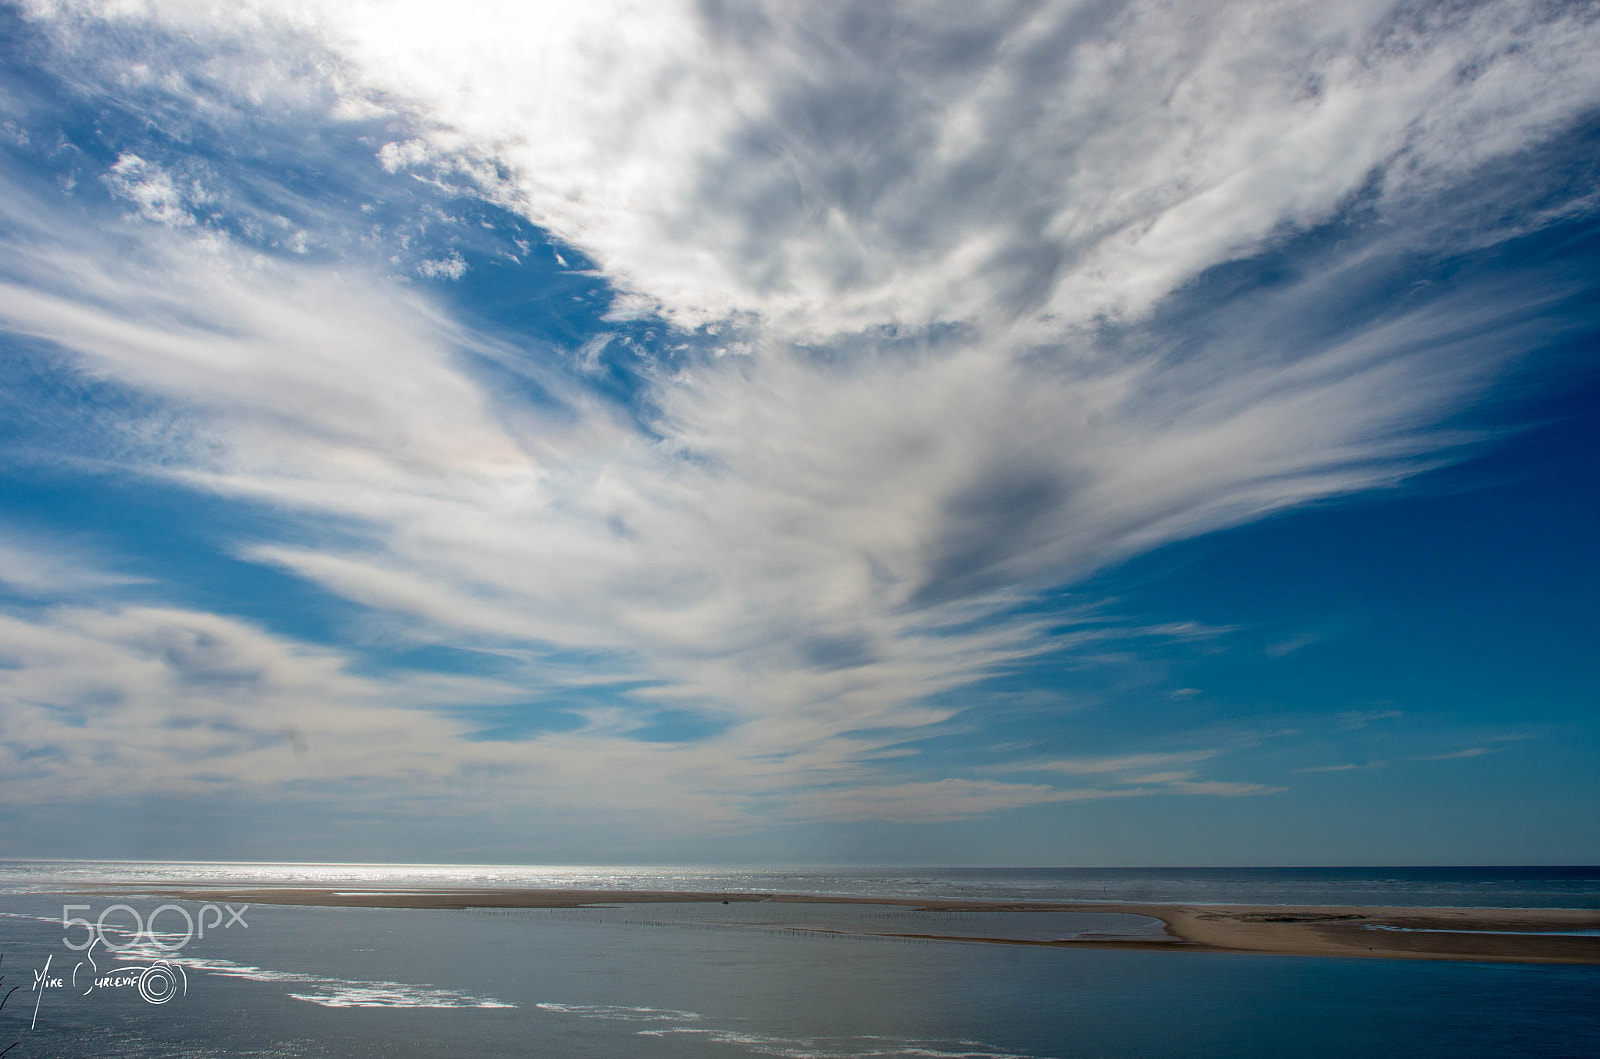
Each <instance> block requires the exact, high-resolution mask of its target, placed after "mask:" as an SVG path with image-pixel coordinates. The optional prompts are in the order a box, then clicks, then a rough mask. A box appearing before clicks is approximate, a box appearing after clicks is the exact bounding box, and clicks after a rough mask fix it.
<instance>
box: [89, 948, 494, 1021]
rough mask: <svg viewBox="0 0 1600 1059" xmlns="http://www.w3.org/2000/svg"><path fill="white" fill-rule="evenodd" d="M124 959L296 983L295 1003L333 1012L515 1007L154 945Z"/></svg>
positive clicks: (403, 985) (121, 955)
mask: <svg viewBox="0 0 1600 1059" xmlns="http://www.w3.org/2000/svg"><path fill="white" fill-rule="evenodd" d="M116 956H117V959H119V960H133V959H161V960H165V961H166V962H168V963H170V964H175V965H178V966H182V967H185V968H188V969H190V970H195V971H204V972H205V973H207V974H213V975H217V976H219V977H222V978H242V979H244V980H246V981H251V982H274V983H292V984H295V985H299V986H303V987H307V989H306V991H304V992H291V993H289V994H287V995H288V996H290V997H292V998H293V999H295V1000H303V1001H305V1002H306V1003H308V1004H318V1005H321V1006H322V1007H330V1008H355V1007H360V1008H514V1007H516V1005H515V1004H508V1003H506V1002H505V1001H503V1000H496V999H494V998H493V997H478V996H473V995H471V994H470V993H462V992H459V991H458V990H454V989H440V988H438V987H436V986H432V985H418V984H414V983H410V982H372V981H356V980H352V979H348V978H328V977H325V976H322V975H314V974H305V973H302V972H300V971H273V970H268V969H266V968H262V967H251V966H249V965H248V964H242V963H234V962H233V961H231V960H203V959H199V958H197V957H194V956H177V955H174V954H171V953H167V952H164V951H162V950H160V949H157V948H155V947H153V946H141V947H138V948H130V949H124V950H122V951H121V952H119V953H117V954H116Z"/></svg>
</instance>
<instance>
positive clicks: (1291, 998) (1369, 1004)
mask: <svg viewBox="0 0 1600 1059" xmlns="http://www.w3.org/2000/svg"><path fill="white" fill-rule="evenodd" d="M191 867H196V866H191ZM259 867H260V866H258V868H259ZM72 870H73V871H76V872H79V873H80V874H81V875H96V877H98V878H99V879H101V880H106V879H108V878H109V877H110V876H111V875H112V874H113V872H112V867H111V866H108V865H102V866H100V867H99V868H97V869H91V867H89V866H83V865H80V866H78V867H76V868H73V869H72ZM217 870H218V871H220V870H221V869H217ZM230 870H235V871H236V870H237V869H230ZM274 870H277V871H280V872H283V873H285V874H287V875H293V874H295V873H297V872H302V871H303V870H305V866H293V867H285V866H275V867H274ZM317 870H319V871H320V870H322V869H317ZM385 870H386V871H388V872H389V873H390V877H391V878H392V877H393V876H394V875H395V874H400V875H402V876H404V877H405V878H406V879H408V880H410V881H412V882H416V881H417V875H416V873H414V872H413V873H411V874H405V873H396V872H395V871H394V870H393V869H392V868H390V869H385ZM524 870H526V869H524ZM594 870H595V871H599V869H594ZM606 870H608V871H613V872H614V871H615V870H614V869H606ZM657 870H658V871H659V869H657ZM376 871H377V870H376V869H369V870H367V876H366V881H365V882H363V881H362V878H363V876H362V873H361V872H359V871H355V870H351V871H348V872H347V873H346V874H345V875H344V876H343V877H340V878H333V877H330V876H324V877H320V878H318V879H316V880H314V881H315V883H316V884H317V885H327V884H332V885H336V886H349V887H350V888H351V889H359V888H361V887H363V886H366V885H369V884H371V879H370V876H371V875H372V874H373V873H375V872H376ZM641 871H642V869H641ZM1386 871H1391V872H1392V869H1386ZM97 873H98V874H97ZM440 874H441V875H442V876H444V877H452V873H451V872H443V871H441V873H440ZM479 874H484V873H483V872H482V871H480V873H479ZM489 874H492V872H491V873H489ZM844 874H845V873H842V872H840V873H833V874H832V875H829V876H828V879H829V880H830V884H831V883H832V882H837V881H839V880H840V879H841V878H842V877H843V876H844ZM1492 874H1494V873H1492ZM1498 874H1500V875H1504V876H1505V877H1504V878H1503V879H1502V881H1501V882H1500V883H1499V884H1496V885H1499V886H1502V887H1504V886H1508V885H1511V883H1510V882H1508V881H1507V880H1510V879H1511V875H1509V874H1506V873H1503V872H1502V873H1498ZM351 876H356V878H354V879H352V878H351ZM625 877H627V878H638V876H632V875H630V876H625ZM901 877H902V878H904V879H907V880H916V879H922V880H924V884H925V885H928V886H934V885H936V884H937V885H941V886H944V887H947V888H959V887H960V886H976V887H979V888H991V889H992V888H994V887H998V886H1001V885H1002V882H1001V881H999V880H1002V879H1003V877H1004V873H1001V874H1000V875H998V876H997V875H995V874H993V873H991V874H990V875H986V876H984V877H983V880H981V881H978V882H974V881H973V880H970V879H969V880H965V881H962V880H960V879H957V878H949V877H942V882H941V881H940V880H941V876H940V873H936V872H931V871H930V872H902V875H901ZM1396 877H1397V876H1396ZM652 878H653V879H655V880H657V881H653V882H652V883H651V885H650V886H649V887H641V888H663V889H664V888H685V889H712V888H714V887H711V886H709V885H704V886H703V885H700V884H698V883H697V884H695V885H693V886H690V885H687V884H686V883H680V884H678V886H677V887H667V886H665V885H664V884H663V883H662V882H661V881H660V878H661V877H660V876H653V877H652ZM698 878H706V876H698ZM1591 878H1592V876H1591ZM40 881H41V880H40V878H39V876H38V873H37V872H35V874H34V876H33V878H32V880H31V881H30V882H27V883H18V882H17V880H16V879H15V878H12V880H11V883H12V885H11V886H10V887H9V889H10V890H11V892H9V893H6V894H4V895H0V912H3V913H4V914H3V915H0V975H3V979H0V996H5V995H6V993H7V991H9V990H11V989H13V988H15V989H16V992H15V993H11V994H10V995H9V997H8V999H7V1000H6V1002H5V1004H4V1006H3V1007H0V1052H3V1051H4V1050H5V1049H6V1048H7V1047H10V1048H11V1051H9V1052H6V1053H5V1059H31V1057H39V1056H63V1057H69V1059H76V1057H88V1056H102V1055H105V1056H110V1055H117V1056H186V1057H193V1059H202V1057H213V1056H262V1057H265V1056H306V1057H313V1056H315V1057H321V1056H380V1055H382V1056H435V1055H438V1056H551V1057H567V1056H572V1057H607V1059H647V1057H648V1059H654V1057H662V1059H669V1057H670V1059H678V1057H708V1056H709V1057H717V1056H727V1057H729V1059H736V1057H746V1056H785V1057H793V1059H846V1057H851V1059H854V1057H869V1056H907V1057H909V1056H923V1057H955V1056H961V1057H969V1059H992V1057H1003V1056H1018V1057H1041V1059H1042V1057H1058V1059H1067V1057H1072V1059H1077V1057H1083V1059H1088V1057H1118V1059H1121V1057H1127V1059H1134V1057H1167V1056H1172V1057H1179V1056H1181V1057H1212V1056H1215V1057H1224V1056H1227V1057H1244V1059H1252V1057H1258V1056H1259V1057H1269V1056H1270V1057H1280V1056H1285V1055H1294V1056H1297V1057H1319V1056H1328V1057H1335V1056H1337V1057H1341V1059H1342V1057H1346V1056H1352V1055H1363V1056H1390V1055H1394V1056H1399V1055H1405V1056H1417V1057H1423V1059H1428V1057H1434V1056H1437V1057H1445V1056H1449V1057H1459V1056H1484V1057H1487V1056H1496V1057H1500V1056H1585V1057H1590V1056H1595V1055H1600V1021H1597V1020H1596V1018H1595V1015H1594V1012H1595V1010H1596V1008H1597V1002H1600V967H1585V966H1546V965H1515V964H1493V963H1447V962H1431V961H1402V960H1351V959H1328V958H1313V957H1271V956H1247V955H1224V954H1202V953H1186V952H1142V951H1126V950H1104V949H1062V948H1048V947H1034V946H1015V945H996V944H988V943H983V942H979V941H959V940H951V941H935V940H920V939H917V938H912V937H906V936H904V935H912V934H940V935H946V936H956V937H973V938H977V937H984V936H995V935H997V934H998V935H1004V936H1018V935H1017V933H1016V932H1017V931H1023V930H1031V931H1033V932H1034V936H1035V937H1037V938H1038V939H1039V940H1046V939H1048V938H1053V937H1071V936H1082V935H1084V934H1088V933H1095V934H1105V933H1112V934H1115V933H1118V932H1125V933H1129V934H1131V935H1137V934H1138V932H1139V931H1141V930H1148V929H1149V924H1150V921H1148V920H1145V919H1143V917H1139V916H1133V915H1121V916H1109V917H1108V916H1105V915H1101V916H1099V917H1080V918H1075V915H1076V914H1071V913H1043V912H1037V911H1018V912H1001V911H985V912H980V913H927V912H916V911H914V910H909V909H904V908H891V907H887V906H859V907H857V906H838V905H811V904H799V905H784V904H778V903H762V902H734V903H732V904H729V905H723V904H721V903H720V902H715V903H704V904H692V905H623V906H617V907H614V908H600V909H510V910H501V909H493V910H490V909H468V910H460V911H449V910H410V909H363V908H315V907H292V906H267V905H259V904H253V905H250V906H249V907H247V908H241V907H240V905H239V904H238V902H232V903H231V904H230V903H227V902H223V901H218V902H215V903H214V904H213V906H214V907H215V909H216V911H215V913H214V914H211V913H208V912H206V911H205V909H206V907H207V904H210V903H207V902H198V901H181V902H170V901H163V899H161V898H156V897H142V896H123V897H102V896H95V895H82V896H70V895H63V894H60V893H53V892H45V891H42V890H40V889H37V888H35V887H37V885H38V884H39V883H40ZM880 881H881V880H880ZM573 882H575V880H569V882H568V883H567V884H569V885H570V884H573ZM459 883H460V878H459V876H455V877H453V881H452V882H451V883H450V885H458V884H459ZM1079 884H1081V880H1079ZM1101 884H1103V880H1102V883H1100V884H1095V885H1101ZM438 885H442V883H440V884H438ZM494 885H509V883H507V882H506V881H505V880H504V879H497V881H495V882H494ZM1003 885H1015V886H1018V887H1023V886H1033V885H1039V884H1038V881H1037V879H1035V880H1034V881H1033V882H1031V883H1020V882H1017V881H1016V880H1014V879H1013V880H1011V881H1010V882H1006V883H1004V884H1003ZM1057 885H1059V882H1058V883H1057ZM1075 885H1076V884H1075ZM1140 885H1144V884H1140ZM1149 885H1152V886H1158V887H1159V885H1162V884H1161V883H1160V882H1159V881H1158V882H1154V883H1150V884H1149ZM1167 885H1170V881H1169V882H1168V883H1167ZM1183 885H1185V886H1189V885H1193V884H1192V883H1184V884H1183ZM1228 885H1229V886H1233V887H1238V886H1242V885H1244V884H1243V883H1242V882H1241V881H1240V880H1238V879H1234V880H1233V881H1232V882H1230V883H1229V884H1228ZM1252 885H1271V886H1273V887H1280V886H1282V885H1284V884H1283V883H1282V882H1281V880H1280V881H1278V882H1271V883H1268V884H1252ZM1315 885H1316V886H1320V887H1332V886H1340V885H1343V886H1348V885H1350V883H1349V881H1348V880H1344V881H1340V882H1334V881H1329V880H1326V879H1325V880H1323V881H1322V882H1319V883H1316V884H1315ZM1386 885H1390V886H1394V885H1398V884H1395V883H1389V884H1386ZM1425 885H1427V886H1432V887H1437V886H1438V885H1439V884H1438V883H1437V881H1435V882H1432V883H1426V884H1425ZM1462 885H1466V884H1465V883H1463V884H1462ZM1515 885H1518V886H1522V887H1524V888H1533V887H1535V885H1536V884H1535V883H1534V882H1530V881H1528V880H1527V879H1523V880H1522V881H1521V882H1518V883H1516V884H1515ZM1538 885H1539V886H1546V887H1548V886H1549V885H1555V884H1554V883H1545V884H1538ZM1559 885H1560V886H1567V887H1571V886H1573V885H1574V884H1573V883H1572V879H1571V877H1570V876H1568V877H1567V878H1566V881H1565V882H1561V883H1559ZM774 888H776V887H774ZM24 889H27V890H29V891H30V892H18V891H22V890H24ZM1483 889H1484V887H1482V886H1477V885H1469V886H1467V892H1471V893H1477V892H1481V891H1482V890H1483ZM1579 889H1581V887H1580V888H1579ZM1315 892H1318V893H1321V892H1326V891H1325V890H1317V891H1315ZM1434 892H1437V890H1435V891H1434ZM1592 896H1593V892H1592V890H1591V891H1590V893H1589V897H1592ZM1143 899H1149V898H1143ZM1321 900H1322V899H1321V898H1319V899H1318V900H1316V901H1313V900H1305V901H1301V902H1298V903H1320V902H1321ZM1584 900H1585V897H1584V894H1582V893H1576V894H1575V896H1571V897H1569V898H1568V903H1569V904H1573V905H1578V904H1581V903H1583V901H1584ZM1389 903H1401V902H1395V901H1392V902H1389ZM1405 903H1410V904H1420V903H1423V902H1421V901H1411V902H1405ZM1441 903H1442V902H1441ZM1455 903H1458V904H1459V903H1462V902H1459V901H1458V902H1455ZM68 904H70V905H74V906H77V907H74V908H72V909H71V910H69V911H68V913H67V914H68V918H72V919H88V920H90V921H91V922H92V921H94V920H96V919H101V920H102V923H103V926H102V929H101V932H100V933H101V934H102V935H103V936H104V940H107V941H110V942H111V944H113V945H124V946H126V947H125V948H123V950H122V951H121V952H120V953H113V952H108V951H106V949H105V947H104V946H103V945H101V944H96V943H94V942H93V941H90V947H89V948H88V949H86V950H83V951H78V950H75V949H73V948H72V946H73V945H82V944H84V943H85V941H88V940H89V939H90V938H91V936H92V935H93V933H94V932H93V931H92V930H91V929H89V928H86V927H84V926H83V925H82V924H74V926H72V927H71V928H64V927H63V925H62V916H63V907H62V906H63V905H68ZM85 904H87V905H88V906H89V907H88V908H83V907H82V906H83V905H85ZM113 904H124V905H126V906H127V907H126V908H124V909H115V910H112V911H110V912H109V914H108V913H107V909H110V908H111V906H112V905H113ZM163 904H166V905H168V906H169V907H168V908H166V909H165V910H162V911H159V912H157V909H159V908H160V906H161V905H163ZM172 906H178V908H177V909H174V908H173V907H172ZM235 916H236V917H237V918H236V920H235V921H232V922H230V921H229V920H230V917H235ZM191 921H193V922H197V923H201V924H207V928H206V930H205V933H204V936H203V937H200V936H197V931H196V930H194V929H192V928H190V927H189V926H188V924H189V923H190V922H191ZM139 925H145V926H148V927H149V928H150V929H149V930H147V931H146V932H145V933H143V934H142V935H141V936H137V937H135V936H134V935H135V934H136V933H137V931H136V929H135V928H136V926H139ZM180 942H182V944H181V945H180ZM45 968H48V970H46V972H45V974H44V976H43V981H45V982H51V981H56V982H59V983H60V984H59V985H55V986H49V987H46V988H38V989H36V988H34V986H35V985H37V984H39V982H40V981H41V978H40V976H39V973H38V972H40V971H41V969H45ZM152 968H154V969H156V971H159V973H160V974H161V975H162V976H166V980H170V983H171V986H170V988H166V989H164V990H163V989H162V988H159V987H158V988H157V989H155V990H154V991H153V995H154V996H155V997H156V999H159V1001H160V1002H159V1003H152V1002H151V1001H150V998H148V997H146V996H142V995H141V993H140V990H139V988H138V987H137V986H133V985H124V986H117V985H115V984H114V982H115V981H117V980H119V979H118V977H117V972H118V970H119V969H122V970H123V971H125V973H122V974H121V976H120V980H128V981H131V980H133V979H136V978H138V977H139V976H140V975H141V974H143V973H144V972H145V971H146V970H149V969H152ZM156 971H152V972H151V973H152V974H154V973H156ZM97 982H98V983H106V984H104V985H97V984H96V983H97ZM147 985H148V983H147Z"/></svg>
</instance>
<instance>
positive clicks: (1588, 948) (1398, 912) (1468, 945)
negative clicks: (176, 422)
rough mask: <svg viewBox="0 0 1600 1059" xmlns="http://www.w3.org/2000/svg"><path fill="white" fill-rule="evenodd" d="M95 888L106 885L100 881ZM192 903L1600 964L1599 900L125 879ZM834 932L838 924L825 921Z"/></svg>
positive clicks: (125, 891) (129, 890)
mask: <svg viewBox="0 0 1600 1059" xmlns="http://www.w3.org/2000/svg"><path fill="white" fill-rule="evenodd" d="M97 892H98V893H106V892H108V891H107V890H106V889H99V890H97ZM115 892H117V893H119V894H120V895H123V896H131V895H132V894H133V893H135V892H137V893H140V894H149V895H152V896H160V897H166V898H174V899H179V900H191V901H230V902H233V903H249V904H268V905H315V906H324V907H359V908H419V909H466V908H584V907H591V906H606V905H623V904H656V903H676V902H704V903H710V902H716V903H722V902H728V903H732V902H740V903H743V902H750V901H776V902H785V903H809V904H860V905H883V906H889V907H897V908H904V909H911V910H919V909H923V910H930V911H935V910H937V911H987V912H1005V911H1050V912H1100V913H1105V912H1120V913H1127V914H1132V915H1140V916H1148V917H1150V918H1152V919H1158V920H1160V921H1161V922H1162V923H1163V924H1164V925H1165V928H1166V936H1165V937H1151V938H1148V939H1139V940H1132V939H1128V940H1114V939H1099V938H1095V939H1079V940H1062V941H1038V940H1028V939H1021V938H1008V937H1003V936H1001V937H982V938H975V937H962V936H950V935H941V934H937V933H917V934H911V933H890V932H884V931H867V930H862V931H860V932H859V933H861V934H874V935H877V936H887V937H905V938H921V939H930V940H944V941H960V942H967V943H979V944H1007V945H1043V946H1053V947H1061V948H1115V949H1144V950H1151V951H1166V952H1212V953H1218V952H1226V953H1251V954H1259V955H1277V956H1342V957H1357V958H1382V959H1402V960H1486V961H1497V962H1512V963H1576V964H1600V935H1589V936H1585V935H1584V934H1582V933H1581V932H1584V931H1600V910H1591V909H1570V908H1394V907H1388V908H1376V907H1361V906H1342V905H1322V906H1308V905H1195V904H1182V905H1179V904H1121V903H1094V902H1076V901H1072V902H1059V901H970V900H930V899H925V898H911V897H905V898H899V897H877V896H874V897H843V896H834V895H819V894H787V893H749V892H728V893H718V892H695V891H663V890H554V889H536V888H526V889H449V888H440V887H430V888H427V889H400V888H396V889H386V888H372V887H366V888H351V889H348V890H340V889H332V888H326V887H288V886H280V887H254V888H248V889H239V888H220V887H200V886H193V887H175V888H167V887H162V888H151V887H148V886H140V887H132V886H129V887H123V888H118V889H117V890H116V891H115ZM829 932H830V933H838V932H839V931H829Z"/></svg>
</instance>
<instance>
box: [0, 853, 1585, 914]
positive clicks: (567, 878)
mask: <svg viewBox="0 0 1600 1059" xmlns="http://www.w3.org/2000/svg"><path fill="white" fill-rule="evenodd" d="M121 882H126V883H132V884H135V885H144V884H148V885H152V886H154V885H162V884H173V883H180V882H183V883H189V882H193V883H200V884H210V885H215V886H250V885H283V886H313V887H325V888H329V889H340V890H346V891H358V892H359V891H370V890H375V889H386V888H408V889H431V888H447V889H460V888H496V887H507V888H515V887H541V888H546V889H618V890H690V891H725V892H734V893H797V894H829V895H855V896H866V897H925V898H954V899H985V900H1005V901H1028V900H1032V901H1095V902H1106V901H1126V902H1168V903H1175V904H1307V905H1345V904H1352V905H1406V906H1433V905H1438V906H1457V907H1487V908H1600V868H1596V867H1547V868H1546V867H1503V868H882V869H873V868H674V867H660V866H652V867H615V866H605V867H594V866H581V865H580V866H528V865H494V864H461V865H440V864H273V863H261V864H249V863H223V864H219V863H202V862H179V861H167V862H158V861H120V862H119V861H0V893H5V892H21V893H26V892H30V891H31V892H44V891H52V890H59V889H65V888H70V887H75V886H85V887H87V886H95V885H104V884H107V883H121Z"/></svg>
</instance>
